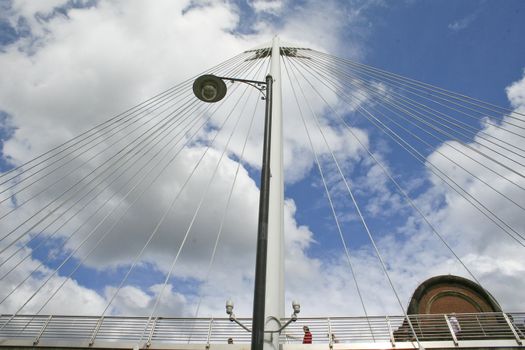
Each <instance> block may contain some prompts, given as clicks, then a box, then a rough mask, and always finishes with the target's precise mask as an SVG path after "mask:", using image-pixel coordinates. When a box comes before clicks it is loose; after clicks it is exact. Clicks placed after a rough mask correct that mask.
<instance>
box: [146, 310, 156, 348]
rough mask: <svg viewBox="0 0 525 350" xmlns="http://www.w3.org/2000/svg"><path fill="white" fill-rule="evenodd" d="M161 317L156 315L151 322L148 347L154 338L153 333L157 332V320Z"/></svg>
mask: <svg viewBox="0 0 525 350" xmlns="http://www.w3.org/2000/svg"><path fill="white" fill-rule="evenodd" d="M158 319H159V318H158V317H155V319H154V320H153V322H152V323H151V330H150V331H149V335H148V341H147V342H146V347H147V348H149V347H150V346H151V339H153V333H155V327H156V326H157V320H158Z"/></svg>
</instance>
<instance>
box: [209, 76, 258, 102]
mask: <svg viewBox="0 0 525 350" xmlns="http://www.w3.org/2000/svg"><path fill="white" fill-rule="evenodd" d="M217 78H219V79H222V80H228V81H230V82H231V83H234V82H239V83H244V84H246V85H250V86H251V87H254V88H256V89H257V90H259V92H260V93H261V94H262V95H263V100H265V99H266V93H265V92H266V82H265V81H259V80H249V79H238V78H228V77H217Z"/></svg>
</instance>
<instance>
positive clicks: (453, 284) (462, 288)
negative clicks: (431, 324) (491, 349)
mask: <svg viewBox="0 0 525 350" xmlns="http://www.w3.org/2000/svg"><path fill="white" fill-rule="evenodd" d="M451 312H501V306H500V305H499V304H498V302H497V301H496V299H495V298H494V297H493V296H492V295H491V294H490V293H489V292H488V291H487V290H485V289H484V288H483V287H481V286H480V285H479V284H477V283H475V282H473V281H471V280H468V279H466V278H463V277H459V276H453V275H441V276H435V277H432V278H429V279H427V280H426V281H424V282H423V283H421V284H420V285H419V286H418V287H417V288H416V290H415V291H414V294H413V295H412V298H411V299H410V303H409V305H408V308H407V313H408V314H432V313H451Z"/></svg>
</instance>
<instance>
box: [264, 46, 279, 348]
mask: <svg viewBox="0 0 525 350" xmlns="http://www.w3.org/2000/svg"><path fill="white" fill-rule="evenodd" d="M280 51H281V49H280V44H279V38H278V37H277V36H276V37H274V38H273V42H272V55H271V67H270V75H271V76H272V77H273V101H272V144H271V147H270V155H271V159H270V171H271V179H270V209H269V217H268V260H267V267H266V310H265V319H266V325H265V329H266V331H275V330H278V329H279V328H280V321H279V320H280V319H282V318H284V235H283V230H284V221H283V210H284V178H283V148H282V145H283V121H282V88H281V61H280V60H281V57H280ZM264 349H265V350H278V349H279V334H278V333H275V334H272V333H267V334H266V336H265V341H264Z"/></svg>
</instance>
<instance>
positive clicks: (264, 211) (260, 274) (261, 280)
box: [193, 74, 273, 350]
mask: <svg viewBox="0 0 525 350" xmlns="http://www.w3.org/2000/svg"><path fill="white" fill-rule="evenodd" d="M224 80H229V81H232V82H233V81H237V82H241V83H246V84H248V85H251V86H254V87H255V88H257V89H258V90H260V91H262V88H261V87H260V86H261V85H263V84H264V85H265V86H266V90H265V92H266V93H265V98H266V106H265V112H264V142H263V156H262V168H261V190H260V194H259V218H258V224H257V253H256V262H255V286H254V295H253V316H252V322H253V323H252V350H263V345H264V325H265V313H264V312H265V301H266V300H265V293H266V262H267V250H268V248H267V247H268V216H269V215H268V213H269V204H270V145H271V126H272V84H273V79H272V76H271V75H267V76H266V81H256V80H246V79H237V78H229V77H217V76H215V75H211V74H207V75H203V76H200V77H199V78H197V79H196V80H195V82H194V83H193V92H194V94H195V96H197V98H199V99H200V100H201V101H204V102H208V103H214V102H218V101H220V100H221V99H222V98H224V96H226V90H227V88H226V84H225V83H224ZM228 306H229V305H228ZM232 309H233V304H231V308H230V309H229V311H230V312H231V310H232ZM227 310H228V308H227Z"/></svg>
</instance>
